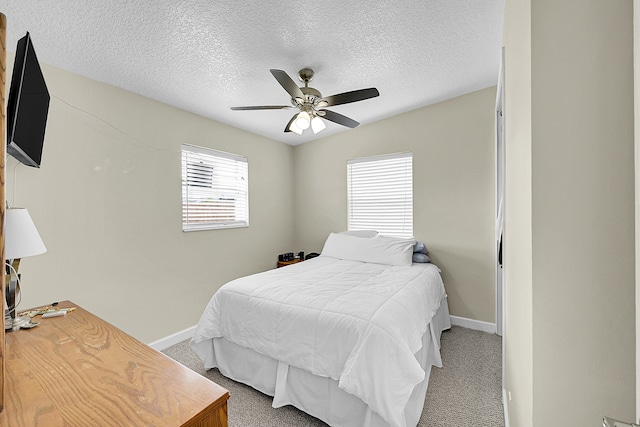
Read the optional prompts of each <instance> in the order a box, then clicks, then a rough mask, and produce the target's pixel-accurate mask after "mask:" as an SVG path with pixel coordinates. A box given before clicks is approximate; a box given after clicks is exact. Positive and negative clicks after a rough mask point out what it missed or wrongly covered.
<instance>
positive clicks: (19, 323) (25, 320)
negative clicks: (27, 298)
mask: <svg viewBox="0 0 640 427" xmlns="http://www.w3.org/2000/svg"><path fill="white" fill-rule="evenodd" d="M29 323H31V319H30V318H29V317H24V316H23V317H16V318H15V319H14V318H12V317H9V318H7V317H5V318H4V330H5V331H17V330H18V329H20V328H22V327H23V326H25V325H28V324H29Z"/></svg>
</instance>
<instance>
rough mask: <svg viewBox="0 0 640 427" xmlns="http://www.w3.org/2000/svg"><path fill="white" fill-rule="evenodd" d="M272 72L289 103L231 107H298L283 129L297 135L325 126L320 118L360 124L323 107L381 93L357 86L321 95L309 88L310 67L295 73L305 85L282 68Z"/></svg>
mask: <svg viewBox="0 0 640 427" xmlns="http://www.w3.org/2000/svg"><path fill="white" fill-rule="evenodd" d="M269 71H271V74H273V77H275V78H276V80H277V81H278V83H280V85H281V86H282V87H283V88H284V90H286V91H287V92H288V93H289V95H291V104H292V106H291V105H259V106H251V107H231V109H232V110H236V111H243V110H244V111H246V110H285V109H291V108H297V109H298V110H300V112H299V113H296V114H294V115H293V117H292V118H291V120H289V123H287V126H286V127H285V128H284V131H285V132H295V133H297V134H298V135H302V132H303V131H304V130H305V129H308V128H309V127H310V126H311V129H312V130H313V133H318V132H320V131H322V130H323V129H325V128H326V127H327V126H326V125H325V124H324V122H323V121H322V119H325V120H329V121H331V122H334V123H337V124H339V125H342V126H347V127H349V128H354V127H356V126H358V125H359V124H360V123H358V122H356V121H355V120H353V119H350V118H349V117H347V116H343V115H342V114H338V113H336V112H334V111H331V110H327V109H326V107H331V106H334V105H341V104H349V103H351V102H356V101H363V100H365V99H369V98H375V97H376V96H378V95H380V93H379V92H378V89H376V88H373V87H372V88H369V89H360V90H354V91H351V92H344V93H339V94H337V95H332V96H327V97H324V98H323V97H322V94H321V93H320V91H318V90H317V89H314V88H312V87H309V82H310V81H311V80H312V79H313V70H312V69H310V68H303V69H302V70H300V71H299V72H298V78H299V79H300V80H301V81H302V82H304V87H298V85H297V84H296V82H294V81H293V79H292V78H291V77H289V75H288V74H287V73H286V72H284V71H282V70H275V69H271V70H269Z"/></svg>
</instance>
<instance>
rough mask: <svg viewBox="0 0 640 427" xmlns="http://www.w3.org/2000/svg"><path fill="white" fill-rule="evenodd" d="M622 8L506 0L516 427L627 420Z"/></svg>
mask: <svg viewBox="0 0 640 427" xmlns="http://www.w3.org/2000/svg"><path fill="white" fill-rule="evenodd" d="M631 5H632V3H631V2H630V1H620V2H609V1H603V0H589V1H584V0H563V1H557V0H541V1H536V2H531V3H526V4H522V3H518V4H516V3H515V2H507V8H508V11H507V14H506V30H505V56H506V58H507V60H506V65H507V66H506V70H505V76H506V89H505V93H506V94H507V102H506V115H505V116H506V130H507V134H506V147H507V151H506V160H507V165H508V166H507V177H506V179H507V195H506V197H507V210H506V214H505V215H506V228H505V233H506V236H507V247H506V253H505V262H506V265H505V269H506V271H507V283H506V287H507V301H506V302H507V318H506V322H507V333H506V342H507V343H508V346H507V348H508V349H510V350H511V351H507V355H506V360H505V363H506V366H507V370H506V375H507V378H506V385H507V387H508V390H509V391H511V392H512V401H511V403H510V405H509V413H510V415H511V420H512V421H513V425H515V426H531V425H533V426H547V425H600V423H601V422H602V417H603V416H604V415H609V416H611V417H614V418H618V419H623V420H633V419H634V413H635V327H634V323H635V320H634V319H635V308H634V286H635V283H634V185H633V183H634V164H633V155H634V154H633V74H632V71H633V70H632V7H631ZM527 62H529V63H530V66H529V65H527ZM529 94H530V95H529ZM519 185H521V187H520V186H519ZM523 193H524V194H525V196H524V198H523ZM523 199H524V200H523ZM520 201H523V202H522V203H520ZM512 233H513V234H512ZM529 267H530V269H531V271H530V272H529V271H527V269H528V268H529ZM529 305H532V311H531V315H529V313H528V310H529ZM520 310H524V311H525V312H524V313H521V312H520ZM515 343H522V348H521V349H518V350H516V349H514V347H515ZM530 372H531V377H529V375H530V374H529V373H530Z"/></svg>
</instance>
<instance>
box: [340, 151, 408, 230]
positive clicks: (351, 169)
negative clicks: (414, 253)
mask: <svg viewBox="0 0 640 427" xmlns="http://www.w3.org/2000/svg"><path fill="white" fill-rule="evenodd" d="M383 172H384V174H385V175H387V176H386V178H382V179H381V177H380V176H377V175H375V174H376V173H378V174H379V173H383ZM374 175H375V176H374ZM389 179H392V180H393V181H395V182H390V181H389ZM407 181H408V182H407ZM381 183H384V184H385V187H387V189H388V191H393V190H397V191H401V192H402V193H403V194H402V195H401V197H400V196H399V195H397V194H394V195H392V193H389V192H388V191H381V189H380V187H379V185H380V184H381ZM358 193H359V195H358ZM354 197H356V199H354ZM396 199H397V200H396ZM376 203H377V204H378V206H380V204H381V203H383V204H384V205H385V206H387V208H386V209H385V210H384V212H383V213H382V214H381V215H377V216H374V217H371V215H372V214H373V213H374V212H373V210H374V209H378V208H374V207H372V206H371V205H373V204H376ZM407 203H408V204H407ZM367 205H369V206H367ZM394 212H397V213H398V215H394ZM394 217H395V218H394ZM347 226H348V230H377V231H378V232H379V233H380V234H382V235H386V236H393V237H404V238H413V237H414V235H413V231H414V230H413V153H412V152H402V153H393V154H385V155H379V156H369V157H360V158H356V159H351V160H347Z"/></svg>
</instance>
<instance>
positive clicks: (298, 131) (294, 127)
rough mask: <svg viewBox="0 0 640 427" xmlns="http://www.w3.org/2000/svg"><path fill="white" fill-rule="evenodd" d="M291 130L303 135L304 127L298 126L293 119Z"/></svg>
mask: <svg viewBox="0 0 640 427" xmlns="http://www.w3.org/2000/svg"><path fill="white" fill-rule="evenodd" d="M289 130H290V131H291V132H295V133H297V134H298V135H302V129H300V128H299V127H298V126H296V121H295V120H294V121H292V122H291V124H290V125H289Z"/></svg>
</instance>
